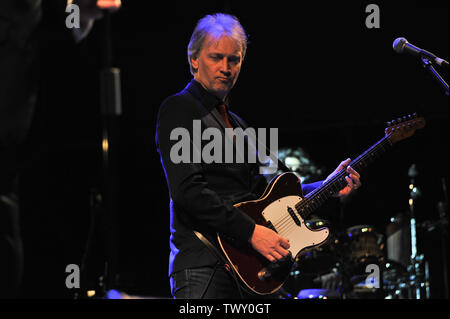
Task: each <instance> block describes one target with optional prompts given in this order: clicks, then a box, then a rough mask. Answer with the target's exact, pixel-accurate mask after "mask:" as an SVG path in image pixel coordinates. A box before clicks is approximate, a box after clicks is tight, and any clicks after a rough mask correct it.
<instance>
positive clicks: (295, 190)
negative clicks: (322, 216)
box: [218, 173, 329, 295]
mask: <svg viewBox="0 0 450 319" xmlns="http://www.w3.org/2000/svg"><path fill="white" fill-rule="evenodd" d="M302 198H303V196H302V189H301V182H300V179H299V178H298V177H297V176H296V175H295V174H294V173H284V174H281V175H279V176H277V177H275V178H274V179H273V180H272V181H271V182H270V183H269V185H268V186H267V188H266V190H265V191H264V194H263V195H262V196H261V197H260V198H259V199H257V200H254V201H248V202H242V203H238V204H236V205H235V207H237V208H239V209H240V210H241V211H242V212H244V213H245V214H247V215H248V216H249V217H251V218H252V219H253V220H254V221H255V222H256V224H259V225H262V226H266V227H269V228H272V229H273V230H275V231H276V232H277V233H278V234H279V235H280V236H282V237H285V238H287V239H289V243H290V248H289V251H290V252H291V256H290V257H289V258H288V259H289V260H285V261H284V262H282V263H279V264H278V265H276V267H275V268H274V267H273V266H274V263H271V262H270V261H269V260H267V259H266V258H265V257H264V256H262V255H261V254H260V253H258V252H257V251H256V250H254V249H253V248H252V247H251V245H250V244H248V245H247V246H245V247H236V246H234V245H233V244H231V243H230V242H227V241H226V240H224V238H221V236H220V235H219V236H218V240H219V244H220V246H221V248H222V251H223V252H224V254H225V256H226V258H227V259H228V261H229V262H230V266H231V267H233V269H234V270H235V272H236V273H237V274H238V277H239V278H240V279H241V281H242V282H243V283H244V284H245V287H247V288H248V289H249V290H250V291H253V292H255V293H257V294H260V295H266V294H271V293H274V292H276V291H277V290H278V289H279V288H280V287H281V286H282V285H283V283H284V282H285V280H286V279H287V277H288V275H289V272H290V271H291V267H292V264H293V259H292V257H296V256H298V255H299V254H301V253H304V252H306V251H307V249H308V248H314V247H318V246H320V245H321V244H323V243H324V242H325V241H326V240H327V238H328V236H329V230H328V228H321V229H317V230H313V229H310V228H308V227H307V226H306V225H305V222H304V220H303V218H302V216H301V212H298V211H297V210H296V208H295V206H296V204H298V203H299V202H300V201H301V200H302ZM292 214H294V217H293V215H292ZM264 274H266V275H265V276H264Z"/></svg>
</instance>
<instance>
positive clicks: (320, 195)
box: [295, 135, 392, 219]
mask: <svg viewBox="0 0 450 319" xmlns="http://www.w3.org/2000/svg"><path fill="white" fill-rule="evenodd" d="M389 136H390V135H386V136H384V137H383V138H382V139H381V140H379V141H378V142H377V143H375V144H374V145H372V147H370V148H369V149H368V150H367V151H365V152H364V153H362V154H361V155H360V156H358V157H357V158H355V159H354V160H353V161H352V162H351V163H350V164H349V166H351V167H352V168H353V169H354V170H356V171H357V172H359V171H361V170H362V169H363V168H365V167H366V166H367V165H369V164H370V163H371V162H373V161H374V160H375V159H376V158H377V157H380V156H381V155H382V154H383V153H385V152H386V151H387V150H388V149H389V148H390V147H391V146H392V143H391V142H390V140H389ZM345 176H347V172H346V170H345V169H343V170H341V171H339V172H338V173H337V174H336V175H335V176H333V177H332V178H331V179H329V180H328V181H326V182H325V183H323V184H322V185H321V186H320V187H318V188H316V189H315V190H313V191H311V192H310V193H308V194H307V195H306V196H305V198H304V199H303V200H302V201H300V202H299V203H297V205H295V208H296V209H297V212H299V213H300V215H301V216H302V218H304V219H305V218H307V217H308V216H309V215H310V214H311V213H312V212H313V211H315V210H316V209H317V208H319V207H320V206H321V205H322V204H323V203H324V202H325V201H326V200H328V199H330V198H331V197H333V196H334V195H336V194H337V193H338V192H339V191H340V190H341V189H342V188H344V187H345V186H346V185H347V181H346V180H345Z"/></svg>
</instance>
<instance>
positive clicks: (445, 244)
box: [437, 178, 449, 299]
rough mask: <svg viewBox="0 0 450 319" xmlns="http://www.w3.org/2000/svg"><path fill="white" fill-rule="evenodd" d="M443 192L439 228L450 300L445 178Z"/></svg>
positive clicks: (439, 210) (445, 286) (445, 292)
mask: <svg viewBox="0 0 450 319" xmlns="http://www.w3.org/2000/svg"><path fill="white" fill-rule="evenodd" d="M441 181H442V190H443V192H444V202H438V205H437V209H438V212H439V228H440V232H441V241H442V267H443V279H444V297H445V298H447V299H448V279H449V278H448V195H447V185H446V183H445V178H442V180H441Z"/></svg>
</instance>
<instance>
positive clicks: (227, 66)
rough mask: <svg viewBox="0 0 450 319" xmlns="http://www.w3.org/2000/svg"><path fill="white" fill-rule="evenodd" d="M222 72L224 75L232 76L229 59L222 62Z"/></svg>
mask: <svg viewBox="0 0 450 319" xmlns="http://www.w3.org/2000/svg"><path fill="white" fill-rule="evenodd" d="M220 72H221V73H222V74H223V75H226V76H230V74H231V71H230V64H229V63H228V59H227V58H224V59H223V60H222V64H221V66H220Z"/></svg>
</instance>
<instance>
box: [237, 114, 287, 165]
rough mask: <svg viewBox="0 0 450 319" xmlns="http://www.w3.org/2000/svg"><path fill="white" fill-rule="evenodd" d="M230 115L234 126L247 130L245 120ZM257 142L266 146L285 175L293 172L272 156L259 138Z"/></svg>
mask: <svg viewBox="0 0 450 319" xmlns="http://www.w3.org/2000/svg"><path fill="white" fill-rule="evenodd" d="M230 115H231V119H232V120H233V122H234V124H236V126H239V127H240V128H241V129H242V130H245V129H246V128H247V127H248V125H247V124H246V123H245V122H244V121H243V120H241V118H239V116H237V115H235V114H234V113H231V112H230ZM255 142H256V143H257V144H258V143H259V144H260V145H263V146H264V148H265V149H266V154H269V157H270V158H271V159H272V160H276V161H277V163H278V168H280V169H281V170H282V171H283V172H285V173H287V172H292V171H291V170H290V169H289V168H288V167H287V166H286V165H285V164H284V163H283V162H282V161H280V159H279V158H278V157H277V156H275V155H273V154H272V152H271V151H270V149H269V147H267V145H266V144H263V143H261V142H260V141H259V140H258V138H257V139H256V141H255Z"/></svg>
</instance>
